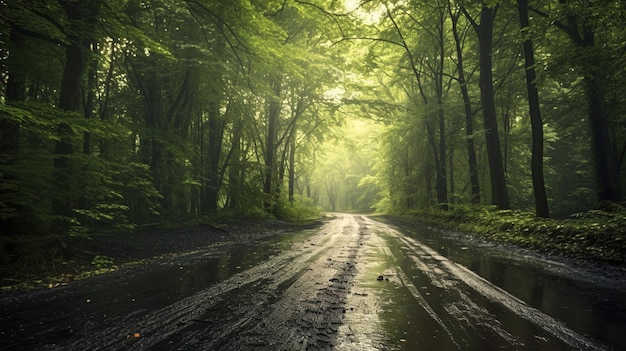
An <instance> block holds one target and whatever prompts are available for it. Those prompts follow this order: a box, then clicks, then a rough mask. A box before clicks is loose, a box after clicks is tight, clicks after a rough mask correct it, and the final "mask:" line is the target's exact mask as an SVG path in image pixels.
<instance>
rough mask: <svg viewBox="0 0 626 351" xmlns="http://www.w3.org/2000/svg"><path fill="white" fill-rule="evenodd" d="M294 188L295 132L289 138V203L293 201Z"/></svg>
mask: <svg viewBox="0 0 626 351" xmlns="http://www.w3.org/2000/svg"><path fill="white" fill-rule="evenodd" d="M295 187H296V137H295V132H294V133H293V134H292V135H291V137H290V138H289V201H290V202H293V201H294V192H295Z"/></svg>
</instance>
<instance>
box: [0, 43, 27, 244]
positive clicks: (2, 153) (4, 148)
mask: <svg viewBox="0 0 626 351" xmlns="http://www.w3.org/2000/svg"><path fill="white" fill-rule="evenodd" d="M9 39H10V45H11V47H10V52H11V56H10V57H9V67H8V68H9V71H8V78H7V86H6V93H5V98H6V103H7V104H9V105H10V104H12V103H14V102H19V101H23V100H24V98H25V94H24V93H25V88H24V80H23V77H21V76H20V75H19V73H18V72H19V70H17V69H13V65H14V64H16V63H17V62H16V60H18V59H19V54H18V51H19V50H20V49H21V48H22V46H23V45H24V42H25V40H26V39H25V38H24V37H23V36H22V35H20V34H18V33H16V32H15V31H11V33H10V38H9ZM20 134H21V130H20V126H19V124H17V123H14V122H13V121H9V120H8V119H4V118H1V117H0V164H1V165H2V166H9V167H7V168H6V169H5V170H4V171H3V172H2V175H1V179H2V184H3V186H2V187H1V188H0V202H2V205H3V206H7V207H8V208H10V210H9V209H6V210H8V211H10V212H11V215H10V217H8V218H7V217H4V216H3V218H2V219H0V227H1V228H2V236H8V235H12V234H15V233H16V232H17V231H18V230H20V228H18V218H19V217H20V215H21V212H22V211H23V208H22V206H21V205H20V204H19V203H20V201H19V198H20V194H19V189H20V188H21V187H20V176H19V174H17V173H16V172H12V171H11V167H10V166H12V165H15V164H16V163H17V162H18V161H19V152H20V147H21V140H20V139H21V138H20ZM6 210H5V211H6Z"/></svg>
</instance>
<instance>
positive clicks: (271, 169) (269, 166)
mask: <svg viewBox="0 0 626 351" xmlns="http://www.w3.org/2000/svg"><path fill="white" fill-rule="evenodd" d="M271 88H272V94H273V95H272V96H268V113H267V137H266V140H265V182H264V184H263V191H264V192H265V195H266V196H267V199H266V203H265V208H266V210H268V212H269V211H271V208H272V204H271V199H272V198H274V191H275V187H276V185H275V184H274V178H275V177H276V171H277V170H276V132H277V128H278V118H279V116H280V95H281V92H282V77H274V78H273V79H272V86H271Z"/></svg>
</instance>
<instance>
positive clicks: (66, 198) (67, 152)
mask: <svg viewBox="0 0 626 351" xmlns="http://www.w3.org/2000/svg"><path fill="white" fill-rule="evenodd" d="M61 6H62V7H63V9H64V11H65V14H66V17H67V20H68V22H69V23H70V25H71V30H70V31H69V33H70V34H69V35H68V41H69V43H68V44H67V45H66V48H65V68H64V70H63V78H62V80H61V90H60V96H59V108H60V109H61V110H64V111H68V112H74V111H78V110H79V107H80V93H81V91H80V87H81V79H82V76H83V72H84V67H85V61H86V58H85V56H86V55H85V52H86V51H87V50H88V47H87V44H88V43H89V40H88V38H87V37H86V36H87V28H88V26H93V25H94V24H95V14H96V12H95V11H96V8H95V6H96V4H95V3H92V2H90V1H85V2H77V1H62V2H61ZM56 132H57V135H58V137H59V140H58V141H57V143H56V145H55V148H54V153H55V158H54V165H53V175H54V180H55V184H56V187H57V189H59V190H58V191H57V193H56V194H55V196H54V197H53V200H52V213H53V215H55V216H56V217H57V220H56V221H55V223H54V228H53V231H54V232H56V233H59V234H63V233H65V232H66V231H67V229H68V228H69V221H68V220H67V219H68V218H70V217H72V206H73V203H72V202H73V190H74V189H73V188H74V186H73V177H72V165H71V157H72V154H73V153H74V151H75V150H74V144H73V140H72V139H73V137H74V133H73V132H72V128H71V127H70V125H69V124H68V123H61V124H60V125H59V126H58V127H57V131H56Z"/></svg>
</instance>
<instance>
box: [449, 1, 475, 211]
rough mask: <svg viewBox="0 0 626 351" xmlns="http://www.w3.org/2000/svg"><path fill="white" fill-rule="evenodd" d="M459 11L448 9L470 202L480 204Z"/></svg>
mask: <svg viewBox="0 0 626 351" xmlns="http://www.w3.org/2000/svg"><path fill="white" fill-rule="evenodd" d="M459 16H460V13H457V14H453V13H452V10H451V9H450V18H452V34H453V35H454V43H455V47H456V57H457V70H458V71H459V86H460V87H461V95H462V97H463V108H464V111H465V136H466V144H467V156H468V161H469V175H470V186H471V201H472V204H480V182H479V179H478V161H477V160H476V148H475V146H474V115H473V113H472V104H471V101H470V98H469V92H468V90H467V82H466V80H465V68H464V65H463V51H462V49H461V38H460V36H459V31H458V27H457V24H458V20H459Z"/></svg>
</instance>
